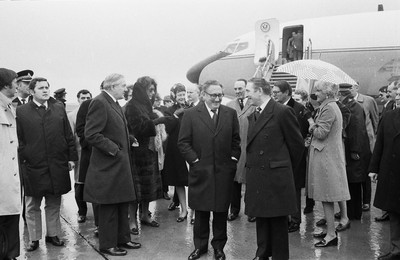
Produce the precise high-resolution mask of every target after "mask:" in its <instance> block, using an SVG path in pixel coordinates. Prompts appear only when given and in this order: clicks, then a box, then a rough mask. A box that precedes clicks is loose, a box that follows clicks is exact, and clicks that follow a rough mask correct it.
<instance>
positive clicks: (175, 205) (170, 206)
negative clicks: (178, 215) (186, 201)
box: [168, 202, 179, 210]
mask: <svg viewBox="0 0 400 260" xmlns="http://www.w3.org/2000/svg"><path fill="white" fill-rule="evenodd" d="M178 207H179V204H176V203H175V202H171V204H169V206H168V210H175V209H177V208H178Z"/></svg>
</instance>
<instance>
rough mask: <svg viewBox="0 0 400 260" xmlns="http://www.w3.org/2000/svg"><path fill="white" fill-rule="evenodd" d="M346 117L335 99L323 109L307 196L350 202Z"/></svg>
mask: <svg viewBox="0 0 400 260" xmlns="http://www.w3.org/2000/svg"><path fill="white" fill-rule="evenodd" d="M342 120H343V119H342V114H341V112H340V109H339V107H338V105H337V104H336V102H335V100H333V99H326V100H324V101H323V102H322V103H321V105H320V106H319V112H318V113H317V114H316V117H315V123H316V125H317V127H316V128H315V130H314V131H313V136H312V139H311V144H310V147H309V164H308V171H307V181H306V183H307V186H306V188H307V194H308V197H309V198H312V199H314V200H316V201H326V202H337V201H345V200H349V199H350V193H349V187H348V184H347V177H346V166H345V156H344V147H343V140H342V127H343V121H342Z"/></svg>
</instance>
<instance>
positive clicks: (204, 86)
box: [201, 80, 224, 91]
mask: <svg viewBox="0 0 400 260" xmlns="http://www.w3.org/2000/svg"><path fill="white" fill-rule="evenodd" d="M211 85H217V86H220V87H221V88H224V87H223V86H222V84H221V83H219V81H217V80H207V81H206V82H204V83H203V85H202V86H201V88H202V90H203V91H207V89H208V88H209V87H210V86H211Z"/></svg>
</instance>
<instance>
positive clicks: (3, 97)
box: [0, 91, 12, 106]
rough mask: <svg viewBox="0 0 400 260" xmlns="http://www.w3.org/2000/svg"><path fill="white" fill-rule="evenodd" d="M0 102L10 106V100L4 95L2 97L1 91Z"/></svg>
mask: <svg viewBox="0 0 400 260" xmlns="http://www.w3.org/2000/svg"><path fill="white" fill-rule="evenodd" d="M0 100H1V101H3V102H4V103H5V104H6V105H7V106H8V105H10V104H12V100H11V99H10V98H8V97H7V96H6V95H4V94H3V93H2V92H1V91H0Z"/></svg>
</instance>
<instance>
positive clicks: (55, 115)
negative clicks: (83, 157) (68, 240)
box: [17, 100, 78, 196]
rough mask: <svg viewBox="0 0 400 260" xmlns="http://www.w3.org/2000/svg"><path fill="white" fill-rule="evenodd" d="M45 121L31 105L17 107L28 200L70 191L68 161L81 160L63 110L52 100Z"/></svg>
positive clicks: (35, 106)
mask: <svg viewBox="0 0 400 260" xmlns="http://www.w3.org/2000/svg"><path fill="white" fill-rule="evenodd" d="M47 103H48V108H47V109H46V111H45V114H44V115H43V117H42V116H41V115H40V114H39V112H38V109H39V108H38V106H37V105H36V104H35V103H34V102H33V101H30V102H28V103H26V104H25V105H22V106H18V107H17V131H18V140H19V156H20V161H21V162H22V165H21V171H22V177H23V182H24V191H25V195H26V196H44V195H46V194H55V195H61V194H65V193H67V192H68V191H70V190H71V181H70V177H69V169H68V161H76V160H78V155H77V152H76V149H75V142H74V138H73V136H72V131H71V127H70V125H69V122H68V118H67V114H66V112H65V108H64V106H63V105H62V104H61V103H59V102H57V101H53V100H49V101H48V102H47Z"/></svg>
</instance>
